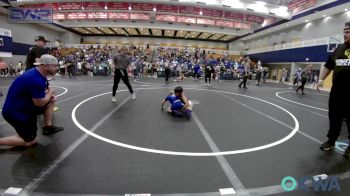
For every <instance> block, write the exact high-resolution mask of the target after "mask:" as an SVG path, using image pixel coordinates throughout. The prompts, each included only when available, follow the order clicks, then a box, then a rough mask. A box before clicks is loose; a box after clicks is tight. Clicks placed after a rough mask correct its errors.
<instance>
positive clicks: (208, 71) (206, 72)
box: [204, 65, 214, 74]
mask: <svg viewBox="0 0 350 196" xmlns="http://www.w3.org/2000/svg"><path fill="white" fill-rule="evenodd" d="M213 70H214V68H213V67H212V66H210V65H207V66H205V70H204V71H205V74H210V73H211V72H212V71H213Z"/></svg>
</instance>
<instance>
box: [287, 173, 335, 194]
mask: <svg viewBox="0 0 350 196" xmlns="http://www.w3.org/2000/svg"><path fill="white" fill-rule="evenodd" d="M281 186H282V189H283V190H284V191H287V192H289V191H296V190H298V191H303V192H310V191H314V192H339V191H341V189H340V185H339V180H338V177H337V176H328V175H326V174H321V175H317V176H311V177H309V176H303V177H301V178H298V179H295V178H293V177H292V176H286V177H285V178H283V180H282V182H281Z"/></svg>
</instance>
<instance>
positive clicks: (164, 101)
mask: <svg viewBox="0 0 350 196" xmlns="http://www.w3.org/2000/svg"><path fill="white" fill-rule="evenodd" d="M165 103H166V100H165V99H164V100H163V102H162V109H165V107H164V104H165Z"/></svg>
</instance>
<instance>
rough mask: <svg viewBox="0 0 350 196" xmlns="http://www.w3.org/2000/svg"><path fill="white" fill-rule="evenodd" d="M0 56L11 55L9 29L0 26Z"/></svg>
mask: <svg viewBox="0 0 350 196" xmlns="http://www.w3.org/2000/svg"><path fill="white" fill-rule="evenodd" d="M0 57H12V35H11V30H9V29H2V28H0Z"/></svg>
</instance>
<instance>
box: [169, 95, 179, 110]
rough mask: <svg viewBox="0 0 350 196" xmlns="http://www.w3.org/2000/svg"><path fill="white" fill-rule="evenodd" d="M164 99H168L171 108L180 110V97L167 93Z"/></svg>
mask: <svg viewBox="0 0 350 196" xmlns="http://www.w3.org/2000/svg"><path fill="white" fill-rule="evenodd" d="M165 100H166V101H169V102H170V104H171V110H180V109H182V107H183V106H184V104H183V103H182V101H181V100H180V98H178V97H176V96H175V95H169V96H167V97H166V98H165Z"/></svg>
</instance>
